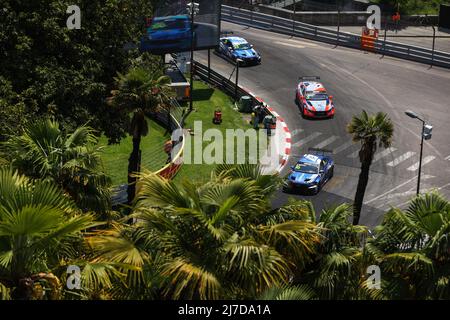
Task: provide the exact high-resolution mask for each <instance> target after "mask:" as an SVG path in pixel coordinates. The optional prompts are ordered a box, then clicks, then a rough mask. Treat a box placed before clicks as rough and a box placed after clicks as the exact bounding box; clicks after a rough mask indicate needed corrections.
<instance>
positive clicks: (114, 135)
mask: <svg viewBox="0 0 450 320" xmlns="http://www.w3.org/2000/svg"><path fill="white" fill-rule="evenodd" d="M154 2H155V0H150V1H148V0H102V1H89V0H80V1H77V5H78V6H79V7H80V10H81V29H79V30H77V29H73V30H69V29H68V28H67V26H66V20H67V19H68V18H69V16H70V15H71V14H70V13H66V10H67V8H68V6H70V5H72V4H73V1H68V0H51V1H48V0H45V1H44V0H34V1H26V0H5V1H2V8H1V12H0V70H2V73H1V76H0V93H1V95H0V107H1V108H0V109H1V110H2V111H0V112H1V114H0V115H1V117H0V122H1V123H0V138H3V139H4V135H5V134H6V133H10V132H11V130H14V131H15V132H17V130H18V129H19V130H20V128H21V127H22V126H23V125H24V123H26V122H27V119H31V118H35V117H37V116H43V115H45V116H48V115H53V116H54V117H55V118H56V119H57V120H58V121H59V122H60V123H61V124H62V125H63V126H64V127H67V129H71V130H74V129H75V128H76V127H78V126H80V125H83V124H86V123H89V125H90V126H92V127H94V128H97V129H99V131H102V132H104V133H105V134H106V135H107V136H108V137H109V139H110V141H111V142H116V141H118V140H119V139H120V138H121V137H123V136H124V135H125V126H123V123H122V122H123V121H124V117H123V115H122V114H121V112H120V111H119V110H116V109H114V108H112V107H110V106H107V105H106V103H105V99H106V97H107V96H108V95H109V93H110V91H111V89H112V86H113V82H114V76H115V75H116V74H117V72H123V71H125V70H126V69H127V68H128V67H129V64H130V61H131V59H130V58H133V57H136V56H137V55H138V52H137V50H126V49H125V45H126V44H129V43H136V42H137V41H138V40H139V38H140V36H141V35H142V34H143V32H144V20H145V19H144V18H145V17H148V16H150V15H151V14H152V3H154ZM8 110H9V111H8ZM12 110H14V111H15V112H11V111H12Z"/></svg>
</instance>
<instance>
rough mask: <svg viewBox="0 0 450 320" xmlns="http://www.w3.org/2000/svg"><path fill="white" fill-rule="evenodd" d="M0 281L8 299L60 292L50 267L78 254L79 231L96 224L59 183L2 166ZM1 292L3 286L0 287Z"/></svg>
mask: <svg viewBox="0 0 450 320" xmlns="http://www.w3.org/2000/svg"><path fill="white" fill-rule="evenodd" d="M0 194H1V197H0V283H1V284H2V286H3V288H9V290H10V296H11V298H12V299H21V300H30V299H38V298H40V297H42V289H43V288H46V289H48V296H49V298H50V299H58V298H60V294H61V283H60V280H59V278H58V277H57V276H55V274H54V273H53V272H52V269H53V268H55V267H58V266H60V265H61V261H65V260H67V259H73V258H76V257H77V254H79V252H77V250H76V248H77V247H78V246H77V243H78V242H79V241H80V239H81V238H80V237H81V233H82V231H83V230H86V229H89V228H92V227H95V226H97V225H98V223H96V222H95V221H94V218H93V216H92V215H90V214H80V212H79V210H78V209H77V208H76V206H75V204H74V203H73V202H72V201H71V200H70V199H69V198H68V197H66V196H65V195H64V194H63V193H62V191H61V190H60V188H58V186H56V185H54V184H52V183H50V182H45V181H36V182H33V181H32V180H30V179H28V178H27V177H25V176H21V175H19V174H18V173H17V172H13V171H11V170H10V169H7V168H5V167H2V168H0ZM2 291H3V292H5V291H4V290H2Z"/></svg>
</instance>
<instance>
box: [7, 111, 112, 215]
mask: <svg viewBox="0 0 450 320" xmlns="http://www.w3.org/2000/svg"><path fill="white" fill-rule="evenodd" d="M2 150H3V155H4V158H6V159H8V160H9V162H10V163H11V165H12V167H13V168H16V169H17V170H19V172H20V173H22V174H25V175H26V176H28V177H31V178H34V179H43V180H47V181H52V182H54V183H56V184H57V185H59V186H60V187H61V188H62V189H63V190H64V192H65V193H66V194H68V195H69V196H70V197H71V198H72V199H73V200H74V201H75V202H76V204H77V205H78V207H79V208H80V209H82V210H84V211H96V212H98V213H106V212H107V211H109V210H110V207H111V200H110V198H111V191H110V184H111V183H110V179H109V178H108V177H107V175H106V174H105V173H104V172H103V169H102V164H101V157H100V152H101V149H100V147H98V146H97V138H96V136H95V135H94V131H93V129H91V128H90V127H87V126H83V127H79V128H78V129H77V130H75V132H72V133H70V134H66V133H65V132H64V131H62V130H61V128H60V125H59V123H58V122H56V121H52V120H49V119H47V120H38V121H36V122H34V123H29V124H27V125H26V128H25V132H24V133H23V134H22V135H19V136H16V135H11V136H10V137H9V139H8V140H7V141H6V142H5V143H3V146H2Z"/></svg>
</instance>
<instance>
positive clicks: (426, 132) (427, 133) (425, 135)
mask: <svg viewBox="0 0 450 320" xmlns="http://www.w3.org/2000/svg"><path fill="white" fill-rule="evenodd" d="M405 114H406V115H407V116H408V117H410V118H413V119H417V120H419V121H421V122H422V137H421V142H420V160H419V176H418V179H417V193H416V194H417V195H419V193H420V176H421V174H422V155H423V140H430V139H431V136H432V134H431V132H432V131H433V126H432V125H430V124H427V123H426V122H425V120H424V119H422V118H421V117H419V115H417V113H415V112H413V111H411V110H407V111H406V112H405Z"/></svg>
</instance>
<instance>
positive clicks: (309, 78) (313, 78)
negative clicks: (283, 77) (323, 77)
mask: <svg viewBox="0 0 450 320" xmlns="http://www.w3.org/2000/svg"><path fill="white" fill-rule="evenodd" d="M298 80H302V81H315V80H320V77H318V76H304V77H298Z"/></svg>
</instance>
